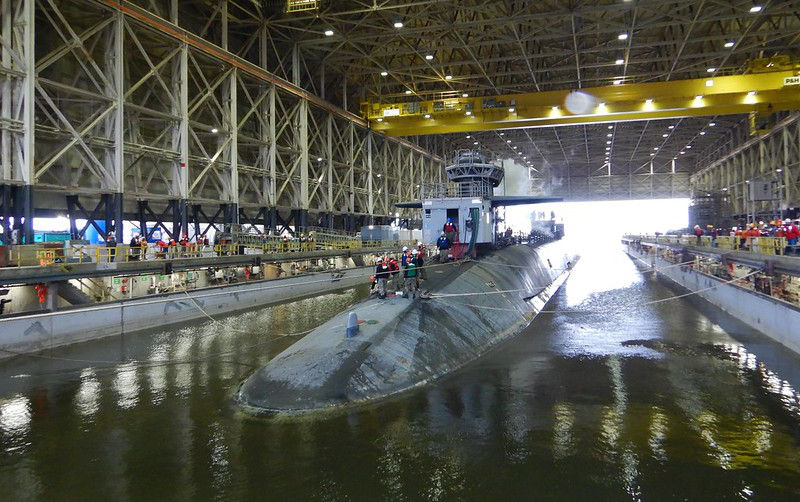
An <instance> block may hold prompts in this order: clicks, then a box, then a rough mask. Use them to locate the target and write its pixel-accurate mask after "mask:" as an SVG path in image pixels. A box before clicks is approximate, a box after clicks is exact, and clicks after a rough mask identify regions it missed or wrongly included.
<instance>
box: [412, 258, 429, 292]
mask: <svg viewBox="0 0 800 502" xmlns="http://www.w3.org/2000/svg"><path fill="white" fill-rule="evenodd" d="M411 261H413V262H414V266H415V267H416V269H417V289H419V283H420V281H424V280H425V279H426V277H425V259H424V258H423V257H422V253H420V252H419V251H417V250H416V249H415V250H413V251H411Z"/></svg>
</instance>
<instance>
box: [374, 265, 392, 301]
mask: <svg viewBox="0 0 800 502" xmlns="http://www.w3.org/2000/svg"><path fill="white" fill-rule="evenodd" d="M388 281H389V267H388V266H387V265H386V264H385V263H384V262H383V258H378V259H377V260H375V282H376V283H377V286H378V298H380V299H381V300H385V299H386V283H387V282H388Z"/></svg>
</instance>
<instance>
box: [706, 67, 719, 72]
mask: <svg viewBox="0 0 800 502" xmlns="http://www.w3.org/2000/svg"><path fill="white" fill-rule="evenodd" d="M706 71H707V72H708V73H714V72H715V71H717V69H716V68H715V67H713V66H712V67H711V68H706Z"/></svg>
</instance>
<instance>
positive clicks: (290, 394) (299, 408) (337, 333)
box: [236, 151, 578, 415]
mask: <svg viewBox="0 0 800 502" xmlns="http://www.w3.org/2000/svg"><path fill="white" fill-rule="evenodd" d="M446 171H447V175H448V179H449V182H448V183H442V184H435V185H430V186H423V187H422V189H421V195H422V197H421V200H419V201H411V202H401V203H398V204H397V206H399V207H406V208H416V209H420V210H421V211H422V214H421V216H422V221H423V225H422V226H423V242H426V243H433V242H435V241H436V239H437V238H438V237H439V235H440V232H441V231H442V229H443V227H444V224H445V222H446V221H447V220H448V219H449V220H451V221H453V222H456V223H457V226H456V228H457V232H458V235H457V239H456V240H457V242H458V244H455V245H454V246H453V248H452V249H451V255H452V256H450V257H445V258H444V259H442V260H441V261H438V260H437V259H431V258H427V259H426V260H425V263H424V267H423V268H424V272H425V280H424V281H422V285H421V290H422V294H421V295H420V296H419V297H416V298H403V297H402V296H400V295H399V293H398V294H396V295H394V296H392V295H390V296H388V297H387V298H386V299H379V298H377V297H371V298H368V299H366V300H364V301H361V302H359V303H357V304H355V305H353V306H352V307H351V308H349V309H347V311H345V312H341V313H339V314H338V315H336V316H334V317H333V318H331V319H330V320H328V321H327V322H325V323H324V324H322V325H321V326H319V327H317V328H316V329H314V330H313V331H311V332H310V333H308V334H307V335H305V336H304V337H303V338H301V339H300V340H298V341H297V342H295V343H294V344H292V345H291V346H289V347H288V348H286V349H285V350H284V351H283V352H281V353H280V354H278V355H277V356H275V357H274V358H273V359H271V360H270V361H269V362H268V363H267V364H266V365H265V366H263V367H261V368H260V369H258V370H257V371H256V372H255V373H253V374H252V375H250V376H249V377H248V378H247V379H246V380H245V381H244V382H243V383H242V384H241V385H240V387H239V389H238V392H237V396H236V398H237V401H238V403H239V404H240V406H241V407H242V408H243V409H244V410H245V411H248V412H251V413H255V414H269V415H274V414H302V413H308V412H314V411H324V410H335V409H339V408H345V407H351V406H357V405H364V404H367V403H371V402H377V401H379V400H382V399H386V398H389V397H391V396H394V395H397V394H399V393H402V392H405V391H408V390H411V389H414V388H417V387H420V386H423V385H426V384H428V383H429V382H432V381H434V380H436V379H438V378H441V377H442V376H444V375H446V374H448V373H450V372H452V371H454V370H456V369H458V368H459V367H461V366H463V365H465V364H467V363H468V362H470V361H473V360H475V359H477V358H479V357H480V356H481V355H483V354H485V353H486V352H487V351H489V350H491V349H492V348H493V347H495V346H497V345H498V344H501V343H503V342H505V341H507V340H509V339H511V338H512V337H514V336H515V335H517V334H518V333H520V332H521V331H522V330H523V329H524V328H525V327H526V326H528V325H529V324H530V323H531V321H533V319H534V318H535V317H536V315H537V314H538V313H539V312H541V311H542V310H543V309H544V307H545V305H546V304H547V302H548V301H549V300H550V299H551V298H552V297H553V295H554V294H555V293H556V292H557V291H558V289H559V288H560V287H561V285H562V284H563V283H564V281H566V279H567V277H568V276H569V274H570V271H571V270H572V267H573V266H574V265H575V263H576V262H577V259H578V256H576V255H575V254H574V253H572V252H571V251H570V249H569V247H568V245H567V244H566V243H565V242H564V241H562V240H560V237H561V236H562V235H563V226H562V225H556V224H555V220H554V219H551V221H549V222H545V223H544V224H543V225H542V226H539V227H535V228H534V230H533V231H532V232H531V236H530V237H531V238H530V239H528V240H527V242H517V239H514V238H513V237H511V238H508V237H505V236H503V235H500V234H498V231H497V227H498V223H499V222H500V221H501V218H500V215H499V210H501V209H502V208H504V207H506V206H512V205H522V204H536V203H541V202H552V201H559V200H561V199H559V198H545V197H526V196H494V195H493V189H494V188H495V187H497V186H498V185H499V183H500V181H501V180H502V179H503V175H504V171H503V168H502V166H498V165H496V164H494V163H492V162H487V161H486V159H485V157H484V155H483V154H482V153H480V152H476V151H458V152H456V154H455V156H454V160H453V163H452V164H451V165H448V166H447V167H446ZM354 320H357V322H354ZM348 326H349V329H348Z"/></svg>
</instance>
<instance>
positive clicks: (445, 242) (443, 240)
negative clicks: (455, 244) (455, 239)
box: [436, 232, 451, 262]
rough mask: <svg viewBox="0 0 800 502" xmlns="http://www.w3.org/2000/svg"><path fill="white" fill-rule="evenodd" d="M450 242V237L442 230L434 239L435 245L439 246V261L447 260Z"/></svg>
mask: <svg viewBox="0 0 800 502" xmlns="http://www.w3.org/2000/svg"><path fill="white" fill-rule="evenodd" d="M450 244H451V242H450V239H448V238H447V234H446V233H445V232H442V235H440V236H439V239H437V240H436V247H437V248H439V262H444V261H445V260H447V255H448V254H449V253H450Z"/></svg>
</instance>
